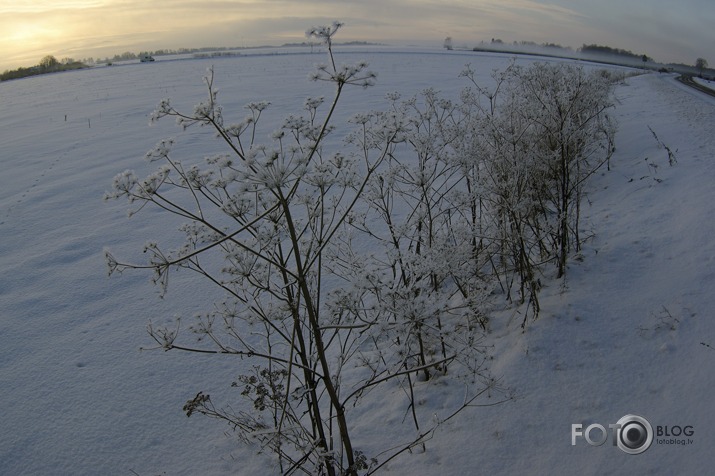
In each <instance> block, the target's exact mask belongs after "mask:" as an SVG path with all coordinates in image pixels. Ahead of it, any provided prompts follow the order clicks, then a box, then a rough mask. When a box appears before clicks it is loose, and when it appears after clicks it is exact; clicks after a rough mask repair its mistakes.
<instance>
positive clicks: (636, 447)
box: [571, 415, 653, 455]
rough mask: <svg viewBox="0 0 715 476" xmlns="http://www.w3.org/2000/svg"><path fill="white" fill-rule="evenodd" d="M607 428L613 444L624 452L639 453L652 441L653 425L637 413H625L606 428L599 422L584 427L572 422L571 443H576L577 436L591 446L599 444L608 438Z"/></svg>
mask: <svg viewBox="0 0 715 476" xmlns="http://www.w3.org/2000/svg"><path fill="white" fill-rule="evenodd" d="M609 430H610V435H611V440H612V442H613V446H618V448H619V449H620V450H621V451H623V452H624V453H628V454H631V455H637V454H641V453H643V452H644V451H645V450H647V449H648V448H649V447H650V445H651V443H653V427H652V426H651V424H650V423H649V422H648V420H646V419H645V418H643V417H642V416H638V415H625V416H624V417H622V418H621V419H620V420H618V422H617V423H611V424H609V425H608V430H607V429H606V427H604V426H603V425H601V424H599V423H592V424H590V425H588V426H587V427H586V428H583V425H582V424H580V423H574V424H572V425H571V445H572V446H574V445H576V439H577V438H584V439H585V440H586V442H587V443H588V444H589V445H591V446H601V445H603V444H604V443H605V442H606V441H607V440H608V436H609Z"/></svg>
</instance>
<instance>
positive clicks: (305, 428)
mask: <svg viewBox="0 0 715 476" xmlns="http://www.w3.org/2000/svg"><path fill="white" fill-rule="evenodd" d="M341 26H342V25H341V24H340V23H334V24H333V25H331V26H328V27H320V28H314V29H312V30H309V32H308V34H309V35H310V36H313V37H317V38H318V39H320V40H321V41H323V42H324V43H325V44H326V45H327V50H328V59H329V62H328V64H326V65H319V66H318V69H317V71H316V73H315V74H313V76H312V79H314V80H316V81H324V82H326V83H327V84H331V85H332V86H333V87H334V88H335V91H334V95H333V97H332V99H331V100H330V101H325V100H324V99H323V98H309V99H307V100H306V102H305V110H304V111H303V112H302V113H301V114H298V115H291V116H289V117H287V118H286V119H285V120H284V122H283V123H282V125H281V127H280V128H279V129H278V130H276V131H275V132H273V133H272V134H270V137H269V141H268V142H267V143H261V142H259V140H260V139H259V138H260V137H261V134H260V125H261V124H262V123H261V116H262V113H263V111H264V110H265V109H266V108H267V107H269V103H268V102H255V103H251V104H249V105H247V106H246V109H247V110H248V115H247V116H246V117H245V118H244V119H243V120H242V121H239V122H236V123H230V122H229V121H228V120H227V118H226V117H225V113H224V110H223V108H222V107H221V105H220V104H219V103H218V100H217V98H218V93H217V90H216V88H215V86H214V74H213V71H212V70H209V72H208V75H207V76H206V78H205V82H206V86H207V89H208V96H207V98H206V99H205V100H204V101H202V102H201V103H199V104H198V105H197V106H195V108H194V110H193V111H192V112H190V113H184V112H181V111H179V110H177V109H175V108H174V106H173V105H172V103H171V101H170V100H163V101H161V103H160V104H159V106H158V107H157V109H156V111H155V112H154V114H153V115H152V120H160V119H162V118H164V117H173V118H175V119H176V121H177V123H178V124H179V125H180V126H181V127H182V128H188V127H192V126H196V125H199V126H205V127H207V128H209V129H210V130H212V131H213V132H215V134H216V135H217V136H218V138H219V139H220V140H221V141H222V143H223V144H225V146H226V152H225V153H222V154H218V155H212V156H209V157H207V158H206V159H205V160H204V162H203V163H199V164H184V163H183V162H181V161H179V160H177V159H176V158H175V156H176V153H175V152H174V150H173V149H174V147H175V146H176V143H175V142H174V141H173V140H165V141H161V142H159V143H158V144H157V146H156V147H155V148H154V149H152V150H151V151H150V152H148V153H147V154H146V158H147V159H148V160H149V161H150V162H151V163H158V164H159V165H158V168H157V169H156V171H155V172H153V173H151V174H150V175H149V176H148V177H146V178H144V179H139V178H138V177H137V176H136V174H135V173H134V172H132V171H125V172H123V173H121V174H119V175H117V176H116V177H115V179H114V184H113V189H112V191H111V192H109V193H108V194H107V195H106V196H107V198H122V197H123V198H127V199H128V200H129V201H130V202H131V203H135V204H138V208H137V209H135V211H139V210H141V209H142V208H144V207H145V206H147V205H154V206H156V207H158V208H159V209H160V210H163V211H165V212H167V213H170V214H174V215H176V216H178V217H180V218H181V219H183V220H184V221H185V223H184V224H182V225H181V226H180V228H179V231H180V232H181V234H182V235H183V237H184V238H183V243H182V244H181V245H179V246H178V247H176V248H174V249H165V248H164V247H162V246H160V245H159V244H158V243H155V242H150V243H148V244H147V245H146V246H145V250H144V251H145V253H146V254H147V256H148V261H147V262H146V263H145V264H129V263H124V262H122V261H120V260H119V259H117V258H115V257H114V256H113V255H112V254H111V253H110V252H109V251H107V252H106V257H107V262H108V265H109V270H110V273H112V272H121V271H123V270H126V269H148V270H151V271H153V273H154V281H155V283H157V284H160V285H161V288H162V292H165V291H166V289H167V286H168V284H169V281H168V278H169V275H170V274H171V273H173V272H174V271H175V270H177V269H183V270H189V271H191V272H194V273H196V274H198V275H200V276H202V277H204V278H205V279H207V280H208V281H209V282H210V283H212V284H213V285H215V286H216V287H218V288H220V289H221V290H223V292H224V294H225V296H226V297H225V298H224V299H223V300H222V301H220V302H217V303H214V305H213V307H212V310H211V311H208V312H206V313H204V314H201V315H199V316H197V319H196V321H195V323H194V324H193V325H192V326H191V330H192V331H193V333H194V334H195V335H196V336H197V337H198V342H199V343H198V344H191V343H189V344H187V343H185V342H184V338H183V336H181V335H180V334H179V328H178V327H176V328H169V327H154V326H150V327H149V333H150V335H151V337H152V338H153V339H154V340H155V341H156V342H157V343H158V344H159V346H160V347H161V348H163V349H165V350H172V349H178V350H184V351H193V352H201V353H215V354H226V355H236V356H241V357H250V358H253V359H258V361H259V362H260V364H259V365H256V366H254V367H253V368H252V370H251V371H249V372H248V373H246V374H244V375H240V376H239V377H238V378H237V379H236V382H235V383H234V386H235V387H236V388H240V389H242V391H241V394H242V396H243V397H245V398H246V399H247V400H248V401H249V402H250V405H251V408H252V410H251V411H243V410H231V407H227V408H222V407H217V406H214V402H213V401H212V400H211V398H210V396H209V395H206V394H204V393H203V392H199V393H198V394H196V396H195V397H194V398H193V399H191V400H189V401H188V402H187V404H186V405H185V407H184V410H185V412H186V414H187V415H188V416H190V415H192V414H194V413H202V414H205V415H208V416H212V417H216V418H220V419H222V420H225V421H227V422H229V423H230V424H231V425H232V427H233V428H234V429H235V430H236V431H237V432H238V434H239V436H240V437H241V438H243V439H244V440H246V441H250V442H258V443H259V444H260V446H261V448H268V449H270V450H272V451H273V452H275V453H276V455H277V456H278V464H279V467H280V471H281V472H282V473H284V474H292V473H295V472H302V473H305V474H328V475H336V474H351V475H353V474H357V473H358V471H368V472H371V471H374V470H377V469H378V468H379V467H381V466H382V465H384V464H385V463H386V462H387V461H389V460H391V459H392V458H394V457H395V456H397V455H399V454H401V453H402V452H404V451H406V450H408V449H410V448H411V447H412V446H414V445H417V444H421V443H422V442H423V441H424V439H425V438H427V437H429V436H430V435H431V434H432V433H433V432H434V429H435V428H436V426H437V425H439V424H440V422H433V423H432V424H431V425H428V426H427V427H424V426H422V427H421V426H420V425H419V423H418V417H417V414H416V409H415V400H414V392H415V386H414V385H413V384H412V381H413V379H416V378H417V376H418V374H420V373H421V374H423V375H424V376H425V377H427V376H429V375H430V373H431V372H441V373H442V374H444V373H446V372H447V368H448V365H449V364H450V363H451V362H455V361H459V362H461V363H462V366H463V368H466V369H468V370H469V371H470V372H471V373H470V374H469V377H470V378H471V381H469V382H466V384H468V385H469V386H470V388H474V387H475V385H476V387H478V390H475V391H472V392H471V393H470V394H469V395H470V397H469V398H465V400H464V403H463V404H462V405H461V406H459V408H457V409H456V411H459V410H461V409H463V408H466V407H467V406H468V405H469V404H470V403H471V402H472V401H473V400H474V399H475V398H477V397H478V396H479V395H481V394H482V393H484V392H485V391H486V389H490V388H492V387H493V386H494V382H493V381H491V380H489V379H487V380H486V381H485V380H482V375H483V374H484V372H483V371H482V368H481V367H482V360H483V359H482V358H481V356H480V354H479V353H478V351H477V350H474V349H478V346H477V343H478V338H479V334H478V333H477V332H476V328H477V326H475V323H478V319H477V317H476V316H477V315H476V314H475V313H474V312H472V311H473V310H474V309H473V307H474V306H472V305H471V302H470V301H469V300H468V299H460V300H454V302H453V299H452V298H453V297H454V291H453V289H452V288H451V287H449V286H445V285H444V283H445V282H446V281H448V280H456V279H457V276H458V273H455V272H454V271H453V270H450V269H448V268H449V265H448V264H447V263H443V262H441V258H440V255H441V254H444V253H445V250H447V249H449V250H452V248H451V247H452V243H451V241H450V240H451V239H452V238H451V236H450V234H449V233H447V232H448V230H447V226H448V221H449V219H448V216H449V215H450V213H452V212H449V211H447V210H446V209H445V210H443V208H444V207H451V205H448V203H447V202H443V199H444V198H445V197H446V196H447V195H448V194H447V191H448V188H449V187H448V184H447V182H449V180H450V179H447V182H445V178H446V177H449V175H445V174H446V170H447V169H445V168H444V167H447V168H448V169H450V170H451V169H452V168H454V167H453V166H452V165H439V167H440V169H439V174H440V175H441V178H440V177H437V178H435V179H434V180H433V179H428V178H427V176H428V175H429V174H430V172H429V170H428V169H429V167H432V158H433V156H435V157H436V156H437V155H440V154H441V152H440V149H442V148H443V146H442V145H441V144H440V142H439V141H440V140H441V139H440V137H441V136H434V135H429V134H427V135H425V136H424V138H423V140H424V144H423V145H421V146H420V147H419V150H423V148H425V147H426V148H430V147H432V148H434V152H429V157H427V156H425V157H424V159H425V160H424V164H422V165H419V166H418V167H417V169H415V170H421V172H419V173H421V174H422V175H423V177H424V178H423V179H420V178H419V177H412V178H410V179H409V180H408V181H407V182H405V180H407V177H410V176H411V174H412V172H409V170H413V169H412V166H411V165H407V164H402V165H401V164H400V162H399V161H398V160H397V159H396V158H395V157H394V156H393V152H394V151H395V147H396V145H397V144H399V143H400V142H402V141H404V140H406V137H408V133H409V134H413V133H414V132H415V131H416V130H419V129H420V128H421V127H423V126H424V125H425V124H426V123H423V124H422V125H420V124H419V123H418V124H414V123H409V117H408V116H405V114H404V113H403V112H394V113H389V114H380V115H374V114H368V115H363V116H360V115H358V116H355V118H354V119H353V121H352V122H353V123H354V125H355V127H356V128H357V132H355V134H353V135H352V136H351V137H350V140H349V142H352V143H353V144H354V145H357V147H354V148H352V149H351V150H352V152H349V153H346V152H345V150H343V149H340V150H338V151H329V150H326V145H325V144H326V141H325V138H326V137H327V136H328V135H330V134H332V133H333V132H334V129H333V126H332V122H333V115H334V111H335V109H336V107H337V105H338V103H339V100H340V98H341V95H342V93H343V91H344V88H345V87H347V86H360V87H368V86H370V85H371V84H372V83H373V82H374V80H375V75H374V74H373V73H371V72H370V71H368V70H367V64H366V63H364V62H361V63H358V64H356V65H346V66H339V65H337V64H336V62H335V58H334V55H333V51H332V38H333V36H334V35H335V34H336V32H337V31H338V30H339V29H340V27H341ZM326 107H327V110H326ZM450 107H451V106H448V105H446V104H439V105H437V107H436V108H435V109H434V110H433V111H432V112H430V114H433V113H436V112H437V111H446V110H448V109H449V108H450ZM445 124H446V123H445ZM431 141H435V143H434V144H431V145H430V142H431ZM435 154H436V155H435ZM393 171H394V173H395V174H397V175H400V174H402V175H400V178H399V179H398V178H392V179H391V178H390V177H391V176H392V175H393ZM450 173H451V172H450ZM378 175H379V177H380V178H378ZM397 175H395V177H397ZM385 179H387V180H394V182H393V183H392V186H394V187H395V189H396V190H398V193H402V192H400V191H399V188H400V187H402V186H403V185H404V186H405V187H414V186H418V187H421V188H420V189H421V190H422V191H423V192H424V194H425V197H424V198H422V199H419V200H417V202H415V203H418V204H419V207H418V210H416V212H417V213H416V214H415V216H414V217H412V218H409V219H408V220H406V222H405V223H404V224H403V226H406V227H411V226H416V227H417V229H416V230H414V233H407V234H405V233H406V232H405V231H402V232H400V233H402V234H403V235H404V236H402V237H400V238H399V239H398V240H400V243H399V244H398V247H397V248H399V249H398V252H399V251H402V248H400V247H406V248H405V249H404V251H405V252H406V251H407V248H411V249H412V250H413V251H415V250H416V252H411V253H407V254H404V255H403V256H398V257H397V258H396V259H397V260H398V261H399V260H402V261H401V263H400V270H399V273H400V275H399V277H398V276H397V275H395V274H394V273H393V274H390V273H389V271H390V269H392V268H391V267H390V266H387V267H385V266H383V265H382V264H380V263H379V262H376V261H374V260H372V258H370V257H369V256H364V255H362V256H361V255H358V254H357V253H356V252H355V248H354V247H353V246H352V242H351V233H352V232H353V231H354V228H353V225H354V224H355V223H357V222H359V221H360V219H361V218H360V217H361V216H365V213H366V210H367V209H368V205H366V203H372V202H373V198H368V197H374V195H375V187H376V184H377V183H379V182H380V180H385ZM402 182H404V184H403V183H402ZM430 213H431V214H433V215H434V216H430ZM393 252H394V249H393V248H389V247H388V248H387V249H386V251H385V252H384V253H377V255H382V256H390V257H392V256H393ZM452 255H453V258H454V260H455V263H456V262H459V257H458V255H457V254H456V253H452ZM390 259H392V258H390ZM438 263H439V266H436V265H437V264H438ZM395 269H396V268H395ZM460 279H461V278H460ZM336 280H340V282H341V283H345V286H338V285H336V284H335V282H336ZM395 284H396V285H395ZM465 349H470V350H469V352H467V353H463V352H462V351H463V350H465ZM463 375H467V374H465V373H463ZM394 380H397V381H399V382H400V383H401V384H402V388H405V389H408V391H409V393H410V404H411V411H412V415H413V420H414V422H415V425H416V426H417V429H418V432H417V436H416V437H412V438H407V441H406V442H405V443H404V444H402V445H393V444H392V443H393V442H390V449H388V450H385V451H383V452H382V453H380V454H379V455H375V454H373V455H370V457H369V458H368V455H366V454H365V452H364V451H361V450H359V449H357V448H356V447H355V446H354V441H355V438H354V436H353V431H354V427H355V425H354V423H351V420H350V417H349V414H348V413H349V411H348V410H349V409H350V408H352V407H359V404H360V403H361V402H362V401H363V400H364V399H365V398H366V397H367V395H368V394H369V393H370V392H371V391H372V390H373V389H374V388H376V387H377V386H379V385H380V384H382V383H385V382H388V381H394ZM405 382H408V383H407V384H405ZM356 418H359V413H358V414H357V416H356ZM448 418H449V417H448ZM378 456H379V457H380V458H381V459H382V461H377V459H376V458H377V457H378Z"/></svg>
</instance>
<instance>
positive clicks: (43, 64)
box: [0, 55, 88, 81]
mask: <svg viewBox="0 0 715 476" xmlns="http://www.w3.org/2000/svg"><path fill="white" fill-rule="evenodd" d="M82 68H88V66H87V65H86V64H84V63H82V62H80V61H75V60H73V59H71V58H65V59H63V60H62V61H61V62H60V61H58V60H57V58H55V57H54V56H51V55H48V56H45V57H44V58H42V59H41V60H40V63H39V64H37V65H35V66H30V67H29V68H17V69H14V70H11V71H10V70H8V71H5V72H4V73H2V74H0V81H7V80H10V79H19V78H26V77H28V76H37V75H39V74H47V73H56V72H58V71H69V70H73V69H82Z"/></svg>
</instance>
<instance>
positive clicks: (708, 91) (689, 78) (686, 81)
mask: <svg viewBox="0 0 715 476" xmlns="http://www.w3.org/2000/svg"><path fill="white" fill-rule="evenodd" d="M676 79H677V80H678V81H680V82H681V83H683V84H685V85H687V86H690V87H691V88H695V89H697V90H698V91H701V92H704V93H705V94H709V95H710V96H712V97H715V91H713V90H712V89H710V88H706V87H705V86H702V85H700V84H698V83H696V82H695V80H693V77H692V76H687V75H681V76H678V77H677V78H676Z"/></svg>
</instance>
